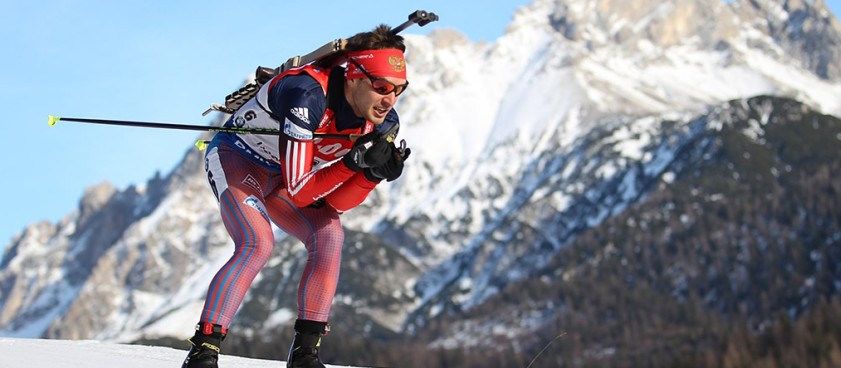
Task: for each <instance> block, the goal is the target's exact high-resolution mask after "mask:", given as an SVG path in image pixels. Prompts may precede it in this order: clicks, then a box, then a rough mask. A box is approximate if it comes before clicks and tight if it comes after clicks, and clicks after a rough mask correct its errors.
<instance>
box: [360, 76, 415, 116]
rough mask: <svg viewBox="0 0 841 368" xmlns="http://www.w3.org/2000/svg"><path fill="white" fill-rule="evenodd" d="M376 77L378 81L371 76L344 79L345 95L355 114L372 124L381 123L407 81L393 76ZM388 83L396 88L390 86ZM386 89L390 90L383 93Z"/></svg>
mask: <svg viewBox="0 0 841 368" xmlns="http://www.w3.org/2000/svg"><path fill="white" fill-rule="evenodd" d="M376 79H379V81H376V80H372V79H371V78H358V79H350V80H348V81H346V82H345V83H347V84H346V86H345V97H346V98H347V101H348V103H349V104H350V106H351V108H353V113H354V114H356V116H358V117H361V118H365V119H366V120H368V121H370V122H372V123H374V124H382V122H383V120H385V116H386V115H387V114H388V112H389V111H390V110H391V109H392V108H393V107H394V104H395V103H397V94H398V93H399V92H402V91H403V90H404V89H405V85H406V84H407V83H406V80H405V79H399V78H394V77H385V78H376ZM383 82H387V83H383ZM388 84H391V85H392V86H396V87H397V88H393V87H391V88H390V87H389V86H388ZM375 85H376V86H375ZM384 86H385V87H384ZM386 90H390V92H388V93H384V92H385V91H386Z"/></svg>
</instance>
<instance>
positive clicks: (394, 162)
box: [365, 141, 412, 182]
mask: <svg viewBox="0 0 841 368" xmlns="http://www.w3.org/2000/svg"><path fill="white" fill-rule="evenodd" d="M391 148H392V149H391V151H392V154H391V157H389V160H388V161H386V162H385V163H384V164H382V165H380V166H376V167H369V168H367V169H365V177H366V178H368V180H370V181H373V182H380V181H382V180H383V179H386V180H388V181H394V180H397V178H399V177H400V175H401V174H403V162H404V161H406V159H407V158H409V154H411V153H412V150H411V149H409V148H407V147H406V141H401V142H400V148H397V147H395V146H394V143H391Z"/></svg>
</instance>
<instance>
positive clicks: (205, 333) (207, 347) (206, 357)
mask: <svg viewBox="0 0 841 368" xmlns="http://www.w3.org/2000/svg"><path fill="white" fill-rule="evenodd" d="M227 334H228V329H227V328H222V326H220V325H214V324H210V323H207V322H201V323H199V324H198V325H196V334H195V335H193V337H191V338H190V339H189V340H187V341H189V342H190V344H191V345H193V346H192V347H190V352H189V353H187V358H186V359H184V364H182V365H181V368H219V365H217V364H216V362H217V361H218V360H219V352H220V349H219V346H220V345H222V340H224V339H225V335H227Z"/></svg>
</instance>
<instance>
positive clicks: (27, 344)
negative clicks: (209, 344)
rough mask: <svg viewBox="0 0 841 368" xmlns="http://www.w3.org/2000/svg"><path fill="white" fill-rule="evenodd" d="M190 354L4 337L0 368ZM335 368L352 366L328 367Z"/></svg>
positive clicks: (271, 364)
mask: <svg viewBox="0 0 841 368" xmlns="http://www.w3.org/2000/svg"><path fill="white" fill-rule="evenodd" d="M185 354H186V351H184V350H177V349H172V348H164V347H159V346H142V345H123V344H115V343H107V342H99V341H92V340H78V341H71V340H42V339H11V338H0V368H22V367H26V368H55V367H73V368H112V367H120V368H162V367H171V368H175V367H178V366H180V365H181V362H182V360H183V359H184V357H185ZM219 363H220V364H219V365H220V366H223V367H225V368H279V367H285V366H286V363H285V362H281V361H277V360H263V359H249V358H242V357H235V356H227V355H224V354H223V355H222V356H220V357H219ZM327 367H333V368H343V367H344V368H349V366H340V365H327Z"/></svg>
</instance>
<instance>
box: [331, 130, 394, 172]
mask: <svg viewBox="0 0 841 368" xmlns="http://www.w3.org/2000/svg"><path fill="white" fill-rule="evenodd" d="M393 150H394V144H393V143H389V142H387V141H386V140H385V139H382V138H381V137H380V135H379V134H377V133H373V132H372V133H368V134H366V135H363V136H361V137H359V138H358V139H357V140H356V142H354V144H353V148H351V149H350V151H349V152H348V153H347V154H345V156H344V157H342V162H344V164H345V166H347V167H348V169H351V170H353V171H362V170H363V169H367V168H371V167H377V166H381V165H383V164H385V163H386V162H387V161H388V160H389V158H390V157H391V156H392V152H393Z"/></svg>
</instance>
